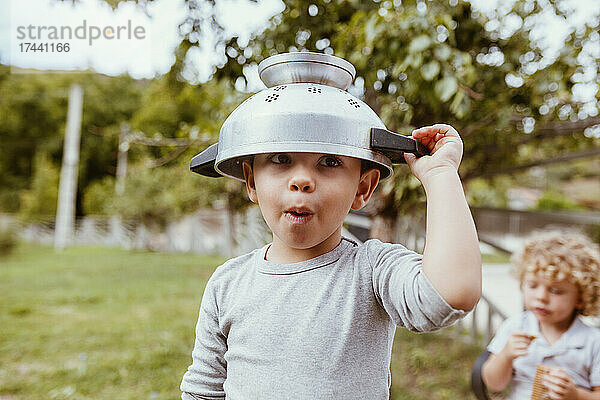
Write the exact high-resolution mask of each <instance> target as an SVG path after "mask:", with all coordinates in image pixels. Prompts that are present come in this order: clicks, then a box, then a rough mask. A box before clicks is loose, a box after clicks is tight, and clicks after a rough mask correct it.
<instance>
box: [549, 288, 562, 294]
mask: <svg viewBox="0 0 600 400" xmlns="http://www.w3.org/2000/svg"><path fill="white" fill-rule="evenodd" d="M549 292H550V293H552V294H562V292H563V291H562V290H561V289H558V288H553V287H551V288H550V289H549Z"/></svg>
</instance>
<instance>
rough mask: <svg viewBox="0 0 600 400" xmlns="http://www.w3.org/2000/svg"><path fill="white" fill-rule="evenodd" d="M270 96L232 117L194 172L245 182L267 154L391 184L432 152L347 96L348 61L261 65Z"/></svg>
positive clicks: (303, 59) (289, 59) (320, 58)
mask: <svg viewBox="0 0 600 400" xmlns="http://www.w3.org/2000/svg"><path fill="white" fill-rule="evenodd" d="M258 71H259V75H260V79H261V80H262V81H263V82H264V83H265V85H266V86H267V89H265V90H262V91H260V92H258V93H256V94H255V95H253V96H252V97H250V98H248V99H247V100H246V101H244V102H243V103H242V104H240V105H239V106H238V107H237V108H236V109H235V110H234V111H233V112H232V113H231V114H230V115H229V117H227V119H226V120H225V122H224V123H223V126H222V127H221V131H220V132H219V142H218V143H215V144H213V145H211V146H209V147H208V148H207V149H206V150H204V151H203V152H202V153H200V154H198V155H197V156H195V157H194V158H193V159H192V161H191V164H190V169H191V170H192V171H193V172H196V173H199V174H201V175H205V176H210V177H219V176H222V175H224V176H229V177H232V178H236V179H239V180H243V179H244V175H243V172H242V167H241V165H242V160H244V159H249V158H251V157H252V156H254V155H255V154H261V153H283V152H285V153H287V152H306V153H327V154H336V155H341V156H348V157H355V158H358V159H361V160H366V161H369V162H371V163H372V164H373V166H374V167H377V168H378V169H379V170H380V171H381V178H382V179H383V178H386V177H388V176H390V175H391V174H392V172H393V170H392V164H398V163H403V162H404V156H403V153H414V154H416V155H417V156H422V155H426V154H428V150H427V148H426V147H425V146H423V145H422V144H421V143H419V142H417V141H416V140H414V139H412V138H410V137H407V136H403V135H399V134H397V133H394V132H390V131H388V130H387V129H386V127H385V125H384V124H383V122H382V121H381V119H380V118H379V117H378V116H377V114H376V113H375V112H374V111H373V110H372V109H371V108H370V107H369V106H368V105H367V104H365V103H364V102H362V101H361V100H360V99H358V98H356V97H354V96H352V95H351V94H350V93H348V92H347V91H346V89H347V88H348V87H349V86H350V84H351V83H352V81H353V80H354V77H355V74H356V70H355V69H354V66H353V65H352V64H350V63H349V62H348V61H346V60H343V59H341V58H339V57H334V56H331V55H327V54H320V53H311V52H295V53H284V54H277V55H274V56H271V57H269V58H267V59H265V60H263V61H262V62H261V63H260V64H259V65H258Z"/></svg>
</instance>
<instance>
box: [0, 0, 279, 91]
mask: <svg viewBox="0 0 600 400" xmlns="http://www.w3.org/2000/svg"><path fill="white" fill-rule="evenodd" d="M140 3H142V4H141V5H139V4H138V5H136V4H135V3H134V2H122V3H120V4H119V7H118V8H117V9H116V10H114V11H113V10H112V8H111V7H110V6H109V5H107V4H106V3H105V2H104V1H101V0H79V1H78V2H77V3H76V4H73V3H72V2H71V1H64V2H61V1H57V0H1V1H0V63H2V64H9V65H11V66H13V67H21V68H33V69H40V70H63V71H64V70H82V69H87V68H90V69H93V70H95V71H97V72H101V73H104V74H107V75H119V74H121V73H124V72H128V73H129V74H130V75H131V76H132V77H134V78H152V77H154V76H157V75H161V74H164V73H166V72H168V71H169V68H170V67H171V65H172V64H173V62H174V61H175V59H174V55H173V51H174V49H175V48H176V46H177V45H178V44H179V43H180V42H181V36H180V35H179V33H178V26H179V24H181V23H182V22H183V21H184V20H185V16H186V12H187V8H186V5H185V2H184V0H155V1H151V2H148V3H146V4H144V2H143V1H141V2H140ZM217 3H218V5H219V10H220V11H219V13H220V15H221V19H220V20H221V22H222V23H223V24H224V26H225V27H226V29H227V31H228V32H229V33H230V34H238V35H240V36H241V37H242V38H244V37H246V38H248V37H249V35H250V33H251V32H253V31H256V30H260V29H261V28H263V27H264V26H265V24H266V21H267V20H268V19H269V18H270V17H271V16H272V15H275V14H277V13H279V12H280V11H282V10H283V3H282V2H281V1H280V0H260V1H259V2H258V3H249V2H247V1H245V0H241V1H240V0H220V1H218V2H217ZM136 29H137V31H136ZM202 39H204V40H210V37H209V35H207V36H205V37H204V38H202ZM28 43H36V44H38V46H36V50H34V49H33V48H32V47H31V45H28ZM65 43H68V47H67V48H65V46H64V44H65ZM39 44H42V48H41V49H40V48H39ZM59 44H60V46H59ZM53 45H54V46H53ZM47 46H49V47H47ZM66 50H68V51H66ZM195 58H196V59H197V60H196V61H197V62H196V68H197V69H198V72H199V75H200V78H201V79H203V80H205V79H208V77H209V76H210V72H211V70H212V66H213V64H216V63H218V61H219V60H218V57H217V56H215V55H214V54H211V53H210V52H198V53H197V54H195ZM16 71H17V70H16V69H13V72H16Z"/></svg>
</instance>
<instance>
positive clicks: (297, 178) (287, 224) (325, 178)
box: [243, 153, 379, 262]
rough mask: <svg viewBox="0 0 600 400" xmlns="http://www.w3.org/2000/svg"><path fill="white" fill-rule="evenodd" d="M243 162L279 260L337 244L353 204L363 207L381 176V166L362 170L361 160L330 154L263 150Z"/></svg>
mask: <svg viewBox="0 0 600 400" xmlns="http://www.w3.org/2000/svg"><path fill="white" fill-rule="evenodd" d="M243 168H244V176H245V178H246V187H247V189H248V196H249V197H250V199H251V200H252V201H253V202H257V203H258V204H259V206H260V209H261V212H262V214H263V217H264V218H265V221H266V223H267V225H268V226H269V228H270V229H271V231H272V232H273V244H272V246H271V248H270V249H269V254H268V258H269V259H272V257H271V256H275V255H278V257H275V258H277V259H278V261H280V262H297V261H303V260H307V259H310V258H313V257H316V256H318V255H320V254H324V253H326V252H328V251H330V250H333V248H335V247H336V246H337V245H338V244H339V241H340V240H341V226H342V223H343V221H344V218H345V217H346V215H347V214H348V211H349V210H350V208H353V209H356V210H358V209H360V208H362V207H363V206H364V205H365V204H366V203H367V201H368V200H369V197H370V196H371V194H372V193H373V190H374V189H375V187H376V186H377V182H378V181H379V171H378V170H376V169H372V170H369V171H366V172H364V173H363V174H362V175H361V161H360V160H358V159H356V158H352V157H344V156H337V155H330V154H318V153H276V154H258V155H256V156H255V157H254V162H253V165H250V164H249V163H247V162H244V166H243ZM279 256H285V257H284V258H285V260H284V259H282V257H279Z"/></svg>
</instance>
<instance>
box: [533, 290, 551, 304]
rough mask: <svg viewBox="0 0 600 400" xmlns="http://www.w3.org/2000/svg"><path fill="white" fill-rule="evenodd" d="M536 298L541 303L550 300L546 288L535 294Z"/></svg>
mask: <svg viewBox="0 0 600 400" xmlns="http://www.w3.org/2000/svg"><path fill="white" fill-rule="evenodd" d="M535 297H536V298H537V299H538V300H540V301H545V300H547V298H548V291H547V290H546V289H545V288H538V290H536V292H535Z"/></svg>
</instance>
